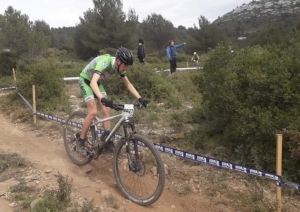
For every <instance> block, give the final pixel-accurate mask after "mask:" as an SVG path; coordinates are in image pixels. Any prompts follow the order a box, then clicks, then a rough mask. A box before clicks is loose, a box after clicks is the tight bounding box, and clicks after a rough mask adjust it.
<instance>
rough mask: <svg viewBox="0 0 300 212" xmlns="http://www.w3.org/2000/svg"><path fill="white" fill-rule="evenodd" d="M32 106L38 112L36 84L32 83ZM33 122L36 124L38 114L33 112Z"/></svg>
mask: <svg viewBox="0 0 300 212" xmlns="http://www.w3.org/2000/svg"><path fill="white" fill-rule="evenodd" d="M32 107H33V111H34V113H35V112H36V101H35V85H32ZM33 123H34V125H35V124H36V115H35V114H33Z"/></svg>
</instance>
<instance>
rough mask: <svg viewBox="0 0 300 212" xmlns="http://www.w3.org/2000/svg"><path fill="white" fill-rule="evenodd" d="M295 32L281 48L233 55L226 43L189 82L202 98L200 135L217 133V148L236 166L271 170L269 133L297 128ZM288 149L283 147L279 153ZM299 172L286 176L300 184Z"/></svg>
mask: <svg viewBox="0 0 300 212" xmlns="http://www.w3.org/2000/svg"><path fill="white" fill-rule="evenodd" d="M299 34H300V33H299V32H298V33H296V34H295V35H290V36H289V37H287V38H286V39H285V41H284V42H283V44H281V45H271V46H265V47H264V48H262V47H260V46H254V47H247V48H245V49H240V50H236V51H235V52H234V53H231V52H230V51H229V49H230V45H229V44H221V45H219V46H218V47H217V48H216V49H215V50H213V51H211V52H210V54H209V58H208V60H207V61H206V63H205V64H204V69H203V76H199V77H198V78H197V80H195V83H196V84H197V85H198V87H199V91H201V92H202V94H203V112H202V113H203V115H204V117H205V123H206V133H207V134H208V135H210V136H220V135H221V136H222V138H223V139H221V140H222V143H219V144H218V145H219V146H225V147H226V148H227V149H228V150H230V153H229V155H230V157H232V159H235V161H237V162H240V163H243V164H245V165H249V166H250V165H251V166H254V167H256V168H258V169H264V170H266V171H272V172H274V168H275V158H276V157H275V153H276V142H275V134H277V133H281V132H283V130H284V129H289V130H297V131H298V130H299V127H300V106H299V100H300V93H299V84H300V78H299V75H300V69H299V67H300V61H299V60H298V55H299V53H300V52H299V49H300V48H299V47H300V39H299ZM200 122H203V119H201V120H200V119H199V123H200ZM289 151H290V150H289V149H288V148H285V152H284V154H287V155H290V153H289ZM229 155H228V156H229ZM287 160H294V158H289V159H287ZM293 164H294V165H296V163H293ZM299 168H300V167H299V164H298V166H297V167H293V170H294V171H292V170H289V171H290V172H289V173H288V175H289V176H295V175H297V177H294V179H295V178H297V180H300V174H299V173H298V171H296V170H298V169H299ZM292 172H293V173H292Z"/></svg>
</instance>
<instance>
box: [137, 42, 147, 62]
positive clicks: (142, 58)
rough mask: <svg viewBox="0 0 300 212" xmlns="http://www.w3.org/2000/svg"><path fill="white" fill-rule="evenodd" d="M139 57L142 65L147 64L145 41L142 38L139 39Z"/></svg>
mask: <svg viewBox="0 0 300 212" xmlns="http://www.w3.org/2000/svg"><path fill="white" fill-rule="evenodd" d="M137 57H138V59H139V61H140V63H142V64H143V65H144V64H145V58H146V54H145V49H144V39H142V38H140V39H139V46H138V50H137Z"/></svg>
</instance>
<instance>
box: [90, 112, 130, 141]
mask: <svg viewBox="0 0 300 212" xmlns="http://www.w3.org/2000/svg"><path fill="white" fill-rule="evenodd" d="M119 117H121V118H120V119H119V121H118V123H117V124H116V125H115V126H114V127H113V128H112V129H111V131H110V133H109V134H108V136H107V137H106V139H105V141H104V142H105V143H106V142H107V141H108V140H110V138H111V137H112V135H114V134H115V133H116V131H117V130H118V129H119V128H120V127H121V125H122V124H123V130H124V133H125V138H126V139H127V138H128V131H127V130H126V128H127V127H126V126H127V125H129V126H130V127H131V129H132V131H133V132H135V129H134V125H133V123H130V120H129V117H130V116H129V115H128V114H127V113H124V112H123V113H121V114H118V115H115V116H111V117H108V118H105V119H100V118H99V117H97V116H96V118H95V120H94V121H93V123H92V124H91V127H94V128H95V132H97V133H96V139H97V140H98V139H99V138H98V134H99V133H98V128H97V125H98V124H100V123H103V122H106V121H110V120H114V119H117V118H119ZM124 123H126V126H125V125H124Z"/></svg>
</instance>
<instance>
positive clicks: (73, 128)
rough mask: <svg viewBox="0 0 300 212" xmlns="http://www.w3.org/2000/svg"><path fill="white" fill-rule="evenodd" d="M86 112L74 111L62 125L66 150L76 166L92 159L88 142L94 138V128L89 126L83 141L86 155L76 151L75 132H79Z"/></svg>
mask: <svg viewBox="0 0 300 212" xmlns="http://www.w3.org/2000/svg"><path fill="white" fill-rule="evenodd" d="M85 117H86V114H85V113H84V112H82V111H75V112H73V113H71V115H70V116H69V118H68V120H67V122H66V124H65V126H64V146H65V149H66V152H67V154H68V156H69V157H70V159H71V160H72V162H73V163H75V164H76V165H78V166H84V165H86V164H88V163H89V162H91V160H92V159H93V156H92V154H90V151H89V150H90V144H91V143H92V141H94V140H95V139H96V138H95V135H96V134H95V128H90V129H89V131H88V133H87V141H86V142H85V148H86V151H87V154H86V155H82V154H80V152H79V151H78V145H77V142H76V141H77V139H76V134H77V133H80V131H81V128H82V123H83V120H84V119H85Z"/></svg>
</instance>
